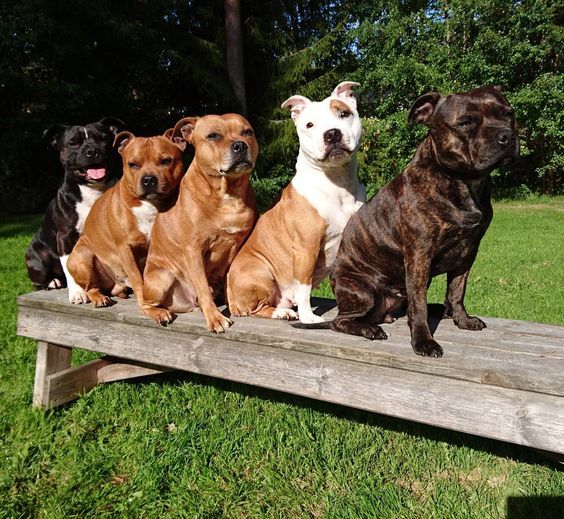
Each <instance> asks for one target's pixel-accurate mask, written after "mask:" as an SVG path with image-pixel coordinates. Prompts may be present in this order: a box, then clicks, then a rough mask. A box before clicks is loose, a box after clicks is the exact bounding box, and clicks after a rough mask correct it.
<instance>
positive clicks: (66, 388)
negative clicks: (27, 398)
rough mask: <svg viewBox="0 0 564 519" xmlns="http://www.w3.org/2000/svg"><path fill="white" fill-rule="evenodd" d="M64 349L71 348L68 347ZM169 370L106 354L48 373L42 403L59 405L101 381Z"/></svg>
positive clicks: (50, 405)
mask: <svg viewBox="0 0 564 519" xmlns="http://www.w3.org/2000/svg"><path fill="white" fill-rule="evenodd" d="M65 350H68V351H71V350H70V349H68V348H65ZM165 371H170V369H168V368H159V367H157V366H153V365H148V364H145V363H139V364H138V363H133V362H127V361H124V360H122V359H117V358H115V357H103V358H101V359H96V360H92V361H90V362H87V363H86V364H83V365H81V366H76V367H72V368H68V369H64V370H58V371H57V372H54V373H53V374H51V375H48V376H47V377H46V380H45V391H44V396H43V399H42V403H41V406H42V407H44V408H50V407H56V406H59V405H62V404H66V403H67V402H70V401H72V400H75V399H77V398H78V397H79V396H80V395H81V394H82V393H85V392H86V391H89V390H90V389H92V388H93V387H95V386H97V385H98V384H103V383H107V382H114V381H117V380H127V379H132V378H138V377H146V376H150V375H158V374H161V373H164V372H165Z"/></svg>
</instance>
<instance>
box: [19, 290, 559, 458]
mask: <svg viewBox="0 0 564 519" xmlns="http://www.w3.org/2000/svg"><path fill="white" fill-rule="evenodd" d="M36 294H40V292H37V293H34V294H32V295H31V296H27V295H26V296H22V297H21V298H20V300H19V302H20V314H19V322H18V333H19V334H20V335H23V336H26V337H30V338H34V339H37V340H44V341H45V340H46V341H50V342H56V341H63V340H64V343H65V344H67V345H68V346H72V347H78V348H84V349H88V350H93V351H98V352H104V353H107V354H110V355H112V356H116V357H120V358H125V359H130V360H132V361H134V362H143V363H148V364H152V365H154V366H163V367H168V368H172V369H180V370H186V371H191V372H195V373H201V374H205V375H210V376H215V377H219V378H224V379H228V380H234V381H237V382H243V383H248V384H253V385H256V386H261V387H267V388H272V389H275V390H279V391H284V392H288V393H293V394H298V395H302V396H306V397H310V398H314V399H319V400H325V401H328V402H333V403H338V404H343V405H347V406H351V407H357V408H360V409H365V410H369V411H374V412H378V413H382V414H387V415H390V416H395V417H399V418H404V419H408V420H413V421H417V422H421V423H426V424H431V425H436V426H439V427H445V428H448V429H454V430H458V431H463V432H467V433H471V434H476V435H480V436H486V437H490V438H496V439H500V440H505V441H509V442H513V443H517V444H521V445H527V446H531V447H536V448H539V449H544V450H547V451H550V452H557V453H564V441H563V438H564V398H562V381H561V380H560V379H561V373H562V368H563V367H564V366H563V359H564V351H563V347H562V341H561V340H559V335H558V334H559V333H560V332H561V328H562V327H555V326H549V325H539V324H535V323H527V326H524V327H522V326H515V328H516V329H515V331H513V330H509V329H508V327H507V326H506V322H504V321H503V320H491V319H487V318H486V322H487V323H488V326H490V328H489V329H488V330H487V332H486V333H484V332H475V333H473V332H462V331H460V330H458V329H454V328H455V327H454V326H453V325H452V323H451V322H448V321H443V322H441V323H440V324H439V327H438V329H437V332H436V336H437V338H438V339H439V341H440V342H441V343H442V344H443V345H444V346H445V348H446V356H445V357H443V358H442V359H422V358H420V357H417V356H415V354H414V353H413V352H412V350H411V347H410V346H409V333H408V330H407V326H406V323H405V322H404V321H402V320H400V321H399V322H396V323H394V324H393V325H389V326H388V327H387V328H388V330H390V331H391V337H390V339H389V340H388V341H384V342H379V343H371V342H370V341H366V340H364V339H361V338H357V337H349V336H345V335H341V334H336V333H333V332H329V331H317V330H298V329H294V328H292V327H290V326H289V325H288V323H286V322H278V321H270V320H263V319H260V320H259V319H253V318H240V319H236V322H235V325H234V326H233V327H232V328H231V329H229V330H228V331H227V333H225V334H221V335H214V334H211V333H209V332H208V331H207V330H206V328H205V323H204V320H203V317H202V316H201V314H200V313H198V312H195V313H193V314H185V315H181V316H180V317H179V318H178V319H177V321H175V322H174V323H173V324H172V325H170V326H169V327H167V328H161V327H158V326H156V325H154V324H153V323H152V322H151V321H149V320H148V319H147V318H145V317H144V316H142V315H140V314H139V313H138V311H137V308H136V306H135V303H134V301H131V300H130V301H123V302H122V301H120V302H119V303H118V304H117V305H115V306H113V307H110V308H106V309H92V308H91V307H90V306H88V305H85V306H72V305H69V304H68V303H67V302H66V301H65V300H64V299H65V297H66V296H65V295H64V292H63V291H57V293H55V292H49V293H47V296H45V295H43V294H42V296H41V297H38V296H36ZM52 294H56V297H55V296H53V295H52ZM59 294H62V297H61V296H59ZM59 298H60V299H61V300H62V301H60V300H58V299H59ZM498 321H501V322H498ZM510 323H512V322H510ZM61 330H64V337H63V336H62V335H61ZM467 335H474V336H476V335H480V337H482V338H483V342H480V341H477V340H476V339H472V340H471V341H470V342H462V341H463V340H464V338H466V336H467ZM513 336H515V346H512V345H513V343H512V337H513ZM459 337H460V340H459V339H458V338H459ZM529 343H530V344H531V345H532V346H531V348H530V350H531V351H528V350H527V347H526V346H527V344H529Z"/></svg>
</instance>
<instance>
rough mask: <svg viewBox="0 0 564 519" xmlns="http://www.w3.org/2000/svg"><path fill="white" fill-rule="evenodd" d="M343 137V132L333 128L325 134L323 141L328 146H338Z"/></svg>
mask: <svg viewBox="0 0 564 519" xmlns="http://www.w3.org/2000/svg"><path fill="white" fill-rule="evenodd" d="M342 136H343V134H342V133H341V130H338V129H337V128H332V129H331V130H327V131H326V132H325V133H324V134H323V140H324V141H325V143H326V144H336V143H337V142H339V141H340V140H341V137H342Z"/></svg>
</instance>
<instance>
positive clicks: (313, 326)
mask: <svg viewBox="0 0 564 519" xmlns="http://www.w3.org/2000/svg"><path fill="white" fill-rule="evenodd" d="M332 322H333V321H324V322H322V323H299V322H298V323H290V326H293V327H294V328H300V329H301V330H330V329H331V323H332Z"/></svg>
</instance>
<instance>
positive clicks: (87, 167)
mask: <svg viewBox="0 0 564 519" xmlns="http://www.w3.org/2000/svg"><path fill="white" fill-rule="evenodd" d="M122 127H123V122H122V121H120V120H119V119H115V118H113V117H106V118H104V119H102V120H100V121H98V122H96V123H91V124H87V125H86V126H66V125H63V124H57V125H55V126H52V127H51V128H49V129H48V130H46V131H45V133H44V134H43V137H44V139H45V140H46V141H47V142H48V143H49V144H50V145H51V146H53V147H54V148H55V149H56V150H57V151H58V152H59V157H60V160H61V164H62V165H63V168H64V171H65V176H64V179H63V182H62V184H61V186H60V187H59V190H58V191H57V195H56V196H55V198H53V200H51V202H50V203H49V205H48V206H47V210H46V211H45V215H44V216H43V221H42V223H41V228H40V229H39V231H38V233H37V234H36V235H35V237H34V238H33V240H32V242H31V244H30V245H29V247H28V249H27V251H26V254H25V262H26V266H27V271H28V274H29V278H30V279H31V281H32V283H33V287H34V288H35V289H36V290H42V289H52V288H62V287H65V286H68V288H69V301H70V302H71V303H74V302H86V300H87V299H86V295H85V294H84V292H83V290H82V289H81V288H80V287H79V286H78V285H77V284H76V283H75V282H74V280H73V279H72V277H71V276H70V274H69V272H68V269H67V259H68V256H69V254H70V253H71V251H72V249H73V247H74V246H75V244H76V242H77V241H78V238H79V236H80V235H81V234H82V231H83V229H84V222H85V220H86V217H87V216H88V213H89V211H90V208H91V207H92V204H93V203H94V202H95V201H96V200H97V199H98V197H99V196H100V195H101V194H102V193H103V192H104V191H105V190H106V189H108V187H110V186H111V185H113V184H114V183H115V181H116V180H117V179H118V177H119V175H120V173H121V168H120V164H119V162H120V161H119V155H118V154H117V153H116V152H115V151H114V150H113V148H112V144H113V142H114V138H115V135H116V133H117V132H118V131H119V130H120V129H121V128H122Z"/></svg>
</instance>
